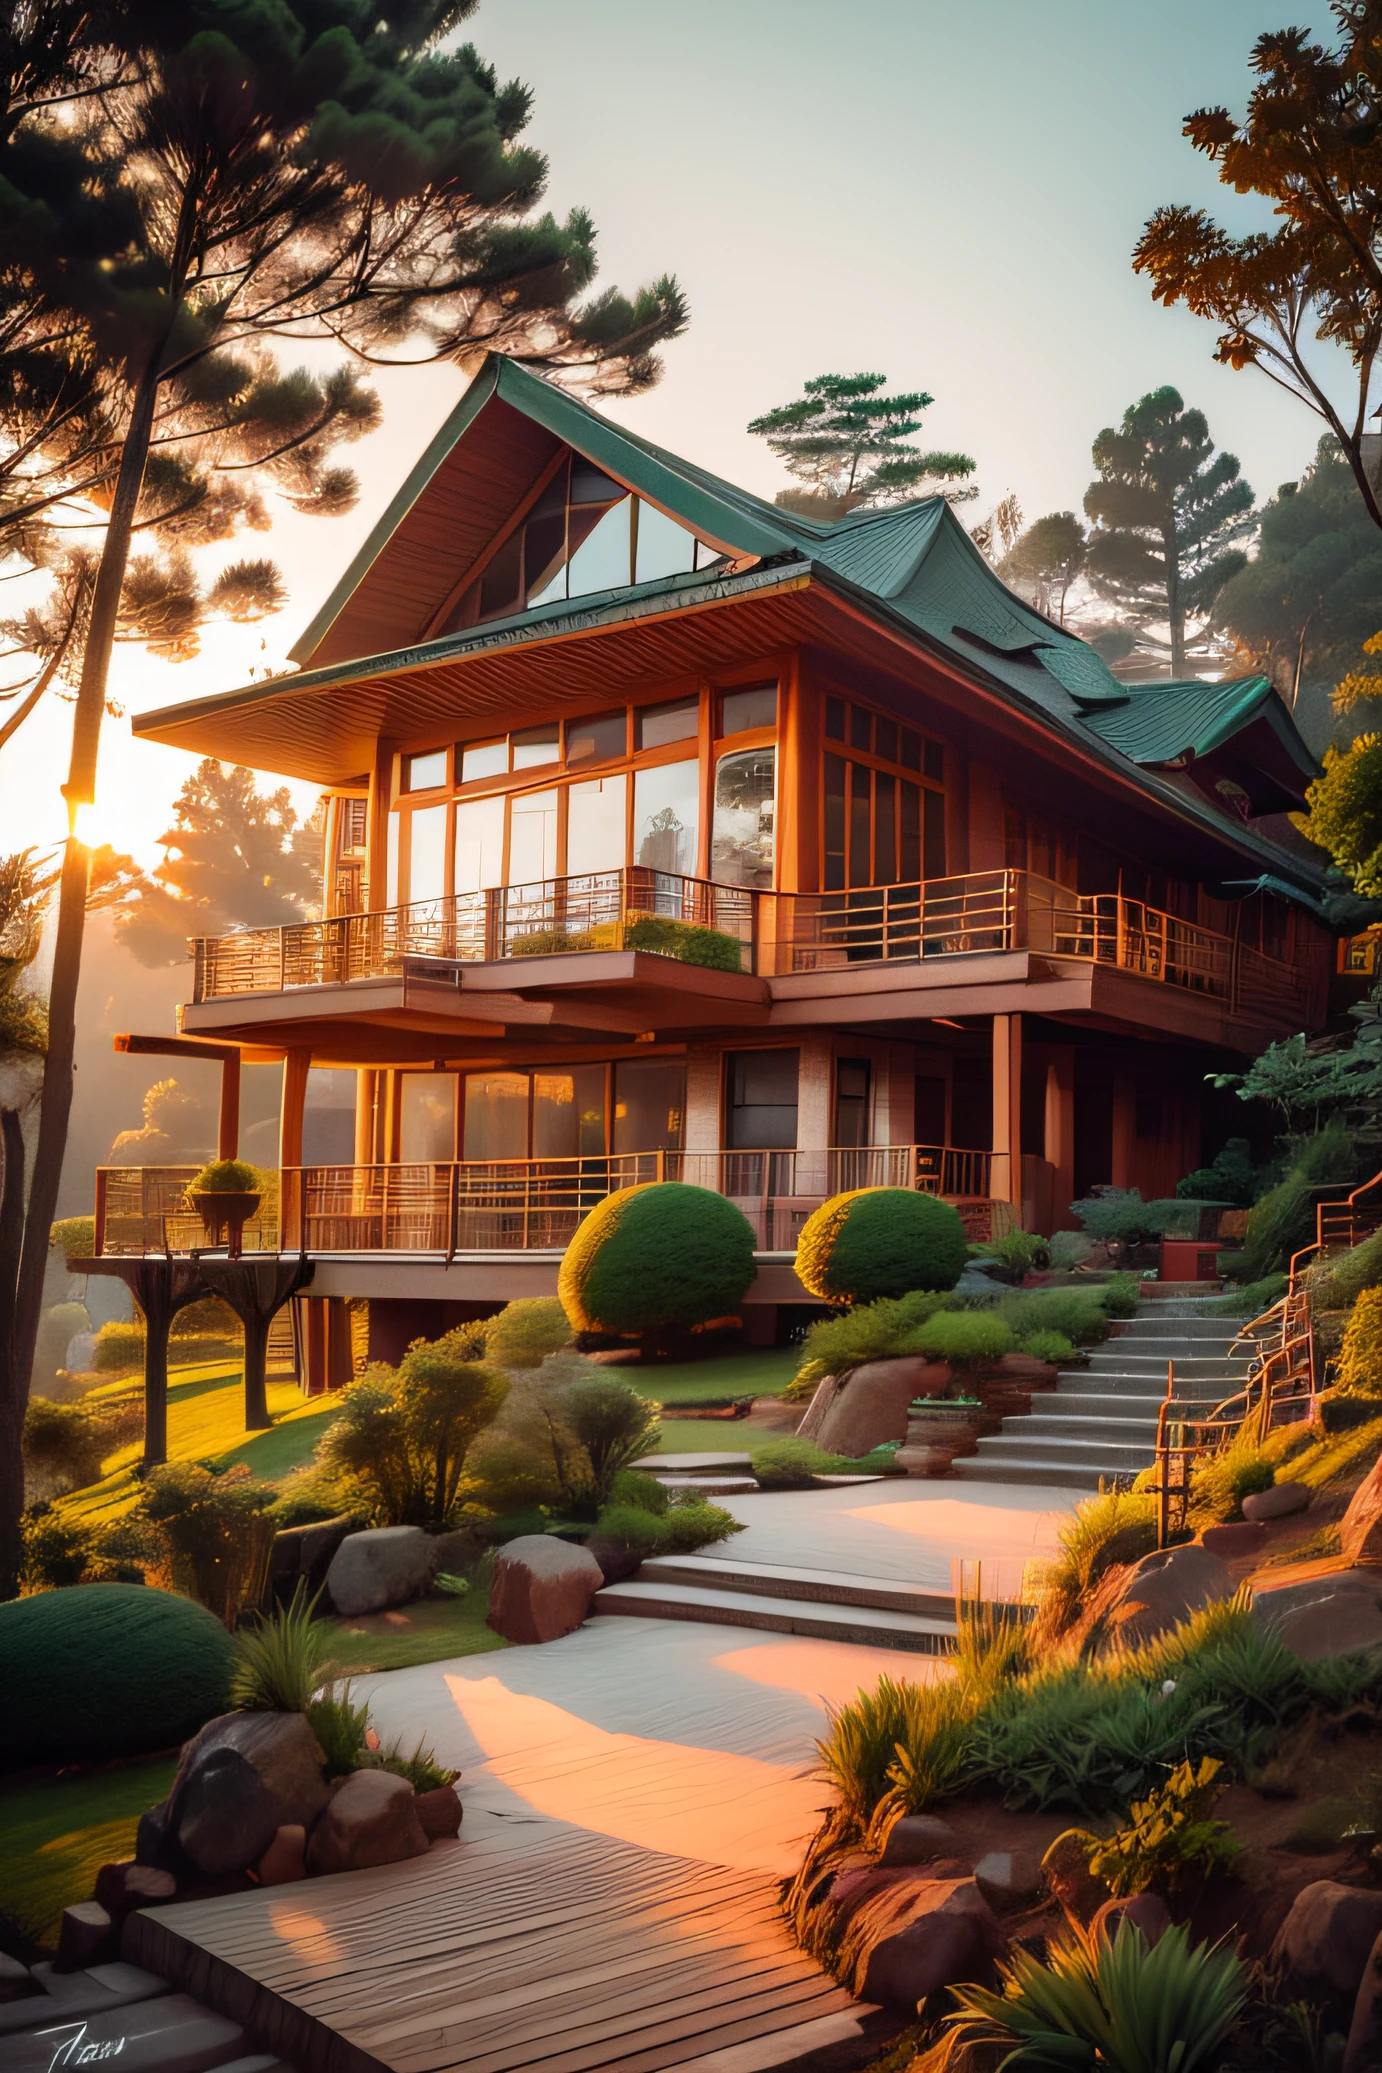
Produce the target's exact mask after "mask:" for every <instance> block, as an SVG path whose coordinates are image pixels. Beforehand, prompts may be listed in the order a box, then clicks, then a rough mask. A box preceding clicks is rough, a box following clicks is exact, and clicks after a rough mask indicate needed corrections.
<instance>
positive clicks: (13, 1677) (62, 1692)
mask: <svg viewBox="0 0 1382 2073" xmlns="http://www.w3.org/2000/svg"><path fill="white" fill-rule="evenodd" d="M230 1667H231V1641H230V1636H229V1635H228V1634H227V1633H226V1631H225V1628H224V1627H223V1626H221V1625H220V1623H219V1621H217V1620H215V1619H213V1618H212V1616H211V1614H210V1613H209V1612H206V1611H204V1610H203V1608H202V1607H201V1606H200V1605H193V1604H192V1603H191V1602H190V1601H189V1600H188V1599H186V1598H178V1597H174V1596H173V1594H172V1593H171V1592H169V1591H155V1590H151V1589H149V1588H148V1586H146V1585H138V1584H82V1585H79V1586H78V1587H77V1588H75V1589H72V1590H55V1591H42V1592H40V1593H38V1595H37V1596H35V1597H30V1598H15V1599H11V1600H10V1601H9V1602H8V1603H7V1604H0V1691H3V1692H4V1694H5V1704H4V1709H3V1714H0V1752H2V1753H3V1754H2V1760H3V1763H4V1765H5V1768H6V1769H8V1770H18V1769H22V1768H23V1767H25V1766H26V1765H30V1764H57V1763H103V1762H106V1761H107V1760H109V1759H110V1758H112V1757H118V1756H139V1755H144V1754H147V1753H149V1752H151V1751H154V1750H159V1749H170V1748H173V1747H174V1746H175V1745H176V1744H177V1743H179V1742H182V1741H184V1740H185V1739H186V1737H187V1736H188V1735H192V1734H195V1733H196V1731H197V1729H198V1728H199V1727H201V1726H202V1725H203V1724H204V1723H205V1722H206V1721H208V1720H210V1719H212V1718H213V1717H214V1715H216V1714H218V1713H223V1712H224V1711H225V1710H226V1697H227V1691H228V1688H229V1684H230Z"/></svg>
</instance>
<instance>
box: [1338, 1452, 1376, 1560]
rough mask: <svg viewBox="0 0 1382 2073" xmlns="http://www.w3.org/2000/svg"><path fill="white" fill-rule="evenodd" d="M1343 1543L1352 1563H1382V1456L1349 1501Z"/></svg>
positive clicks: (1341, 1542) (1340, 1535)
mask: <svg viewBox="0 0 1382 2073" xmlns="http://www.w3.org/2000/svg"><path fill="white" fill-rule="evenodd" d="M1339 1544H1340V1546H1341V1547H1342V1548H1343V1551H1344V1559H1345V1560H1346V1561H1348V1562H1382V1454H1379V1455H1378V1457H1377V1459H1376V1461H1375V1462H1374V1463H1373V1465H1372V1468H1371V1470H1370V1472H1369V1473H1368V1475H1367V1476H1365V1477H1364V1479H1363V1481H1362V1482H1361V1483H1360V1484H1359V1485H1358V1488H1357V1489H1356V1490H1355V1491H1354V1493H1353V1496H1352V1498H1351V1499H1350V1500H1349V1507H1348V1510H1347V1511H1346V1512H1345V1513H1344V1516H1343V1519H1342V1521H1341V1523H1340V1526H1339Z"/></svg>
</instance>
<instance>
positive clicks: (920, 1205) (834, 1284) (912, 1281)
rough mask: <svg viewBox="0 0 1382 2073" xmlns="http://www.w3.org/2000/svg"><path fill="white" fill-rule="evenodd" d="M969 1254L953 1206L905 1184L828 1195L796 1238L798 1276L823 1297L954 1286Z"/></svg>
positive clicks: (847, 1298) (863, 1299) (850, 1299)
mask: <svg viewBox="0 0 1382 2073" xmlns="http://www.w3.org/2000/svg"><path fill="white" fill-rule="evenodd" d="M967 1257H968V1252H967V1247H966V1243H965V1234H964V1226H963V1224H962V1223H961V1222H960V1217H959V1212H958V1211H957V1210H955V1209H953V1208H952V1207H951V1205H950V1204H949V1203H948V1202H942V1201H940V1200H939V1198H938V1197H937V1196H935V1195H921V1194H918V1193H916V1192H915V1190H913V1189H911V1188H855V1189H854V1190H852V1192H851V1193H849V1194H846V1195H832V1196H831V1198H830V1200H829V1201H828V1202H823V1203H822V1204H821V1206H820V1208H819V1209H818V1210H817V1211H816V1212H815V1214H814V1215H813V1216H810V1217H808V1218H807V1220H806V1222H805V1224H803V1226H802V1231H801V1236H800V1238H799V1239H798V1241H797V1278H798V1280H799V1281H800V1282H801V1284H802V1286H803V1287H804V1288H806V1289H808V1290H809V1291H810V1293H811V1294H812V1295H813V1296H820V1297H821V1298H822V1299H823V1300H824V1301H826V1302H829V1303H872V1302H874V1301H875V1300H876V1299H877V1298H878V1297H879V1296H904V1295H906V1294H907V1293H908V1292H909V1291H910V1290H912V1289H941V1288H954V1286H955V1283H956V1282H957V1281H958V1280H959V1278H960V1276H961V1274H962V1273H963V1272H964V1266H965V1260H966V1258H967Z"/></svg>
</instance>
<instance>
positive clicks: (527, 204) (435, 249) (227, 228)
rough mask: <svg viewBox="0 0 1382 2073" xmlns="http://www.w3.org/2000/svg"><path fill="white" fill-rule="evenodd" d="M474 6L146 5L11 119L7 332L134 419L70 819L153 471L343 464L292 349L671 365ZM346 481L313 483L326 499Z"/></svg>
mask: <svg viewBox="0 0 1382 2073" xmlns="http://www.w3.org/2000/svg"><path fill="white" fill-rule="evenodd" d="M474 4H475V0H411V4H409V5H407V6H405V7H403V8H402V9H399V8H396V7H386V6H384V5H382V4H378V0H356V4H355V5H354V6H353V7H352V8H351V9H350V10H348V11H343V10H339V9H328V10H326V11H325V13H323V11H322V10H321V9H320V7H318V6H317V4H316V0H265V4H264V5H262V6H257V7H253V8H247V7H244V6H241V5H240V4H239V0H125V4H124V5H118V6H112V17H113V26H110V27H107V25H106V23H105V22H104V20H102V19H93V21H92V23H91V25H90V27H89V29H88V31H87V33H86V34H85V35H84V37H83V38H82V39H81V40H80V42H79V45H78V48H79V49H80V53H81V57H80V64H81V66H82V67H83V68H84V71H83V85H82V88H81V94H82V98H80V99H79V100H76V101H73V102H71V103H70V104H69V105H68V106H67V107H66V109H65V110H64V113H63V118H62V120H60V121H59V120H56V119H50V118H49V117H48V115H46V114H45V113H44V112H42V111H40V112H38V113H36V114H34V115H32V116H23V115H21V116H20V118H19V119H18V120H12V121H11V125H10V129H9V132H8V135H7V137H6V139H5V154H4V157H3V159H0V177H2V178H3V179H4V181H5V192H4V195H3V206H2V207H0V279H8V280H13V281H17V282H19V283H21V284H22V295H21V297H20V301H21V303H22V308H23V318H22V322H16V323H15V324H12V326H11V333H12V336H11V341H10V342H11V344H12V346H13V347H14V348H15V349H20V348H22V349H23V350H25V351H31V352H37V353H42V352H43V350H44V349H45V347H46V346H48V347H51V346H52V345H53V342H54V341H55V340H61V341H64V342H65V343H64V344H63V345H62V346H61V347H60V348H59V350H60V351H61V352H62V353H64V354H70V353H71V352H72V351H73V345H72V341H76V343H77V346H78V347H79V349H80V351H81V352H82V353H83V354H85V355H86V356H87V360H88V362H89V364H92V365H94V366H95V367H96V368H98V369H99V370H100V376H101V382H100V384H98V387H99V392H100V398H101V404H102V407H103V408H104V409H105V410H106V411H107V412H108V413H109V415H110V416H111V419H112V421H113V423H114V426H115V440H114V444H113V446H112V447H111V449H110V452H109V459H108V461H107V463H106V464H105V465H104V467H103V469H102V475H101V480H100V482H99V484H95V485H92V486H91V488H90V490H89V494H90V495H91V496H93V497H99V501H100V502H101V505H102V508H103V509H105V510H106V512H107V517H106V523H105V527H104V533H103V539H102V546H101V552H100V559H99V562H98V565H97V570H96V575H95V579H94V582H93V585H92V592H91V602H90V608H89V619H88V622H87V628H86V637H85V642H84V646H83V652H82V666H81V673H80V679H79V685H78V693H77V701H76V712H75V715H74V724H73V742H72V758H71V766H70V770H69V775H68V780H67V783H66V785H65V787H64V794H65V797H66V799H67V802H68V809H69V814H70V815H71V817H72V824H73V826H74V827H75V821H76V814H77V810H78V808H79V807H80V806H81V805H82V804H83V803H84V802H86V801H88V800H90V799H91V798H92V796H93V792H94V785H95V774H96V760H97V751H98V746H99V740H100V726H101V716H102V711H103V708H104V702H105V695H106V676H107V671H108V667H109V661H110V654H111V646H112V642H113V640H114V637H115V632H116V627H117V622H118V618H119V613H120V604H121V597H122V593H123V592H124V589H125V581H126V573H127V569H128V567H129V562H130V553H131V544H132V540H133V536H134V530H135V527H136V525H138V524H139V523H140V522H141V518H140V510H141V498H143V497H144V496H145V495H146V493H147V489H148V488H149V487H152V488H153V489H154V490H155V491H156V492H157V493H158V494H159V495H166V496H167V497H168V498H169V499H170V500H171V508H176V507H177V504H178V502H179V499H180V498H181V497H182V496H183V495H184V494H185V496H186V498H187V500H188V501H189V506H191V500H193V499H194V498H195V499H197V500H198V502H199V503H202V504H204V503H205V501H206V498H207V497H208V496H209V495H210V494H211V485H209V484H208V485H207V488H206V490H205V492H203V490H202V489H201V487H200V485H201V484H202V483H203V482H205V481H206V475H205V470H203V469H201V468H200V467H199V464H198V457H197V451H196V446H195V440H196V439H210V440H213V441H215V440H217V439H224V440H225V441H226V442H227V450H229V451H230V452H231V455H232V461H233V468H234V471H235V472H236V473H237V475H238V478H239V479H238V482H237V483H236V484H235V485H233V486H232V489H231V492H230V500H231V501H232V502H234V501H235V499H236V498H237V497H239V498H242V499H244V498H248V497H249V496H250V495H251V494H252V493H253V491H254V485H255V481H256V478H257V477H260V476H262V475H263V474H264V473H267V474H269V475H270V476H271V477H272V478H273V479H275V480H277V481H279V482H280V483H282V482H283V481H284V480H285V477H284V470H285V469H287V470H288V471H289V473H290V474H291V470H292V468H293V467H294V466H295V465H296V461H297V460H298V459H301V458H304V457H307V458H308V459H310V457H312V456H313V455H314V454H317V455H318V456H319V454H320V447H319V444H316V445H314V434H313V430H312V421H311V417H310V413H309V416H308V421H307V422H306V423H304V422H303V414H302V411H301V409H300V408H293V407H292V405H293V394H294V393H296V392H293V383H294V380H295V377H293V376H292V375H290V374H289V375H279V374H277V372H276V368H275V363H274V362H273V360H272V359H271V358H270V352H271V347H270V341H276V340H282V339H303V338H316V339H323V340H326V341H329V342H333V343H335V344H337V345H339V346H343V347H345V348H346V349H347V350H349V351H350V352H352V353H354V354H355V355H356V356H357V357H359V358H360V359H361V360H365V361H368V360H370V359H375V358H379V357H381V356H384V355H386V353H387V352H388V351H389V350H392V349H397V350H399V351H407V352H411V353H412V355H413V357H415V358H428V359H439V358H453V359H457V360H459V361H461V362H462V363H463V364H470V363H473V362H474V361H475V360H476V359H477V358H478V357H479V356H480V355H481V354H483V353H484V352H486V351H488V350H491V349H494V350H498V351H502V352H507V353H512V354H514V355H518V356H521V357H523V358H524V359H525V360H527V361H528V362H529V363H530V364H532V365H535V366H537V367H540V368H546V369H551V370H553V371H556V370H565V371H566V372H568V373H569V374H570V375H571V376H572V377H573V378H584V380H585V381H586V383H587V385H588V386H590V387H593V388H596V389H601V390H606V391H616V390H623V391H629V390H636V389H638V388H640V387H646V386H647V385H648V384H649V383H650V382H652V381H653V380H655V379H656V376H657V372H658V364H657V360H656V350H655V349H656V347H657V345H658V344H659V343H660V342H661V341H662V340H664V339H666V338H668V337H673V336H675V335H676V334H677V333H678V332H679V331H680V330H682V329H683V328H684V325H685V322H686V310H685V305H684V302H683V299H682V297H681V294H680V291H679V289H678V287H677V285H676V283H675V282H674V281H673V280H671V279H670V278H664V279H663V280H661V281H659V282H657V283H655V284H654V285H653V286H652V287H651V288H648V289H645V290H643V291H641V292H640V294H639V295H638V296H637V297H636V298H635V299H634V300H633V301H629V300H627V299H625V298H624V297H622V296H620V295H619V294H617V293H616V292H615V291H612V290H611V291H609V292H607V293H605V294H603V295H600V296H597V297H595V298H593V299H591V300H588V301H586V302H584V303H583V304H582V303H580V300H579V299H580V298H581V297H582V296H584V294H585V291H586V290H587V288H588V287H589V284H590V282H591V280H592V278H593V276H594V272H595V251H594V230H593V226H592V224H591V222H590V219H589V217H588V216H587V215H586V214H585V213H584V212H583V211H580V210H577V211H573V212H572V214H571V215H570V216H569V217H568V218H567V220H566V222H565V223H564V224H559V223H557V222H556V220H555V219H554V218H553V217H551V216H550V215H549V216H544V217H542V218H541V219H539V220H537V221H533V220H530V219H531V215H532V211H533V208H534V205H535V204H536V202H537V200H538V199H539V197H540V195H541V191H542V187H543V182H544V179H545V173H546V167H545V163H544V161H543V159H542V158H541V157H540V155H539V154H538V153H537V152H535V151H533V150H531V149H528V148H526V147H524V146H521V145H520V144H519V143H518V142H517V141H516V140H517V139H518V137H519V134H520V132H521V131H522V129H523V127H524V125H525V124H526V122H527V119H528V114H529V95H528V93H527V91H526V89H524V88H523V87H522V86H520V85H518V84H516V83H515V84H510V85H504V86H501V85H500V84H499V82H498V80H497V78H496V76H495V74H494V72H493V70H492V69H491V68H490V67H488V66H486V65H485V64H484V63H483V62H482V60H481V59H480V58H479V56H478V55H477V53H476V51H475V50H474V49H473V47H471V46H469V45H466V46H464V47H462V48H460V49H457V50H449V51H443V50H442V49H441V47H440V46H441V42H442V39H443V38H444V37H446V36H447V35H449V34H450V32H451V31H452V30H453V29H454V28H455V27H456V26H457V25H458V24H459V23H460V22H461V21H463V20H464V19H465V18H466V17H467V16H468V15H469V14H470V13H471V12H473V8H474ZM112 225H118V232H119V242H116V240H115V237H114V236H113V235H112V229H111V226H112ZM276 382H277V383H278V384H280V385H281V386H280V387H279V388H278V389H277V390H276V389H275V388H274V384H275V383H276ZM290 392H291V393H290ZM275 394H278V395H280V396H281V398H282V402H283V409H284V416H285V431H284V436H283V437H282V438H281V439H280V440H279V441H278V442H277V443H276V444H265V443H264V442H263V441H262V440H260V439H259V438H258V436H256V439H255V441H254V442H253V444H252V446H251V448H250V450H249V451H247V452H244V453H235V452H234V451H233V450H234V448H235V445H236V441H237V439H238V438H239V433H240V427H241V420H242V414H243V413H244V412H245V411H246V410H247V409H249V408H250V406H251V402H252V400H253V399H255V398H258V399H259V401H258V402H255V404H254V408H255V414H256V420H257V422H259V423H261V424H262V423H263V422H264V421H265V419H266V417H267V415H268V405H269V403H270V402H271V401H272V398H273V396H274V395H275ZM335 394H336V391H335V390H332V391H331V394H330V396H328V398H327V400H328V401H330V400H331V398H332V397H334V395H335ZM261 405H262V406H263V407H261ZM165 410H166V411H169V412H171V413H172V415H171V416H170V417H169V418H168V419H166V420H165V419H164V418H163V417H162V416H161V412H164V411H165ZM184 411H186V412H188V413H190V429H184V420H183V418H182V416H181V415H180V413H182V412H184ZM44 422H45V425H46V426H48V429H47V430H46V431H44V432H41V433H39V434H36V435H35V451H36V452H38V453H42V454H50V453H52V452H53V451H55V450H57V449H59V448H60V447H61V445H62V443H63V440H64V438H65V436H66V423H65V421H64V423H63V424H60V425H57V426H56V427H54V426H52V424H51V421H50V419H45V421H44ZM329 430H330V427H328V428H327V431H328V432H329ZM189 440H192V441H193V443H192V444H190V445H189V444H188V443H187V442H188V441H189ZM219 458H220V457H218V459H219ZM225 472H227V473H229V472H230V467H229V466H227V467H226V469H225ZM329 478H330V471H325V472H324V473H322V474H320V475H318V476H317V477H316V493H321V494H324V495H326V496H327V497H328V498H329V496H330V494H331V493H332V483H331V481H330V479H329ZM179 484H183V485H184V488H183V489H180V488H179ZM337 487H340V485H339V484H337ZM70 490H71V485H70V483H69V484H68V485H67V492H68V493H70ZM31 504H32V506H33V507H34V509H32V510H31V509H29V508H28V507H26V505H25V503H24V501H23V499H22V498H21V499H20V500H19V501H18V503H16V504H11V506H10V509H9V517H10V520H11V523H12V524H13V525H15V526H18V525H19V524H21V523H23V522H26V521H27V520H28V519H29V518H31V517H33V516H35V515H36V514H37V512H39V511H41V510H44V509H47V508H49V500H48V497H47V493H44V494H43V495H36V496H35V497H34V498H33V499H31ZM240 508H241V509H242V510H244V509H245V508H246V506H245V504H244V503H243V502H242V503H241V504H240ZM88 870H89V853H88V851H87V850H86V848H85V847H84V846H83V845H82V844H81V843H80V842H79V841H77V840H75V839H72V840H69V842H68V844H67V849H66V854H65V859H64V864H63V875H62V883H61V888H60V892H59V912H58V926H57V937H56V944H55V952H54V962H53V975H52V983H51V989H50V1002H49V1020H50V1042H49V1052H48V1060H47V1069H46V1071H45V1075H44V1084H43V1094H42V1103H41V1110H40V1122H39V1137H38V1147H37V1153H36V1157H35V1162H34V1179H33V1185H32V1188H31V1191H30V1196H29V1201H28V1205H27V1212H26V1215H25V1222H24V1233H23V1243H22V1254H21V1259H20V1264H19V1268H18V1273H17V1277H16V1275H15V1274H14V1273H13V1271H12V1269H11V1267H10V1265H9V1263H8V1260H6V1259H5V1258H4V1247H3V1244H0V1308H4V1309H8V1308H9V1307H10V1306H11V1304H13V1305H14V1306H15V1308H16V1309H17V1313H18V1315H17V1320H16V1324H15V1337H16V1344H17V1347H18V1351H19V1361H18V1372H20V1373H23V1374H27V1370H28V1365H29V1358H30V1355H31V1350H32V1346H33V1343H34V1338H35V1334H36V1332H37V1326H38V1317H39V1312H40V1307H41V1300H42V1281H43V1271H44V1265H45V1262H46V1257H47V1242H48V1227H49V1225H50V1224H51V1222H52V1217H53V1210H54V1206H55V1202H56V1189H57V1186H58V1179H59V1175H60V1172H61V1168H62V1155H63V1150H64V1146H65V1144H66V1137H67V1120H68V1113H69V1110H70V1106H71V1096H72V1051H73V1042H74V1035H75V1030H74V1019H73V1018H74V1009H75V1002H76V990H77V979H78V973H79V969H80V961H81V943H82V921H83V914H84V907H85V898H86V887H87V875H88ZM8 1235H9V1237H10V1238H11V1239H12V1238H13V1235H14V1234H13V1232H12V1231H11V1232H9V1234H8ZM12 1290H13V1291H14V1293H13V1295H12V1294H11V1291H12ZM22 1413H23V1404H22V1400H21V1401H20V1402H19V1404H18V1405H17V1406H16V1405H15V1403H14V1402H13V1401H6V1402H4V1403H2V1404H0V1456H4V1455H6V1454H9V1453H16V1454H17V1451H18V1435H19V1429H20V1423H21V1421H22ZM17 1490H18V1485H17V1484H16V1483H15V1481H14V1478H13V1477H12V1476H11V1477H10V1478H9V1480H8V1481H7V1482H6V1483H5V1484H4V1486H3V1488H0V1592H11V1591H13V1590H14V1588H15V1587H16V1582H15V1579H16V1576H17V1567H18V1556H19V1539H18V1498H17V1494H16V1493H17Z"/></svg>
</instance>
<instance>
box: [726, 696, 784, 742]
mask: <svg viewBox="0 0 1382 2073" xmlns="http://www.w3.org/2000/svg"><path fill="white" fill-rule="evenodd" d="M776 725H777V685H776V684H745V685H744V686H743V688H742V689H741V690H738V691H726V692H725V694H724V697H723V698H722V699H721V701H720V732H721V734H748V733H749V732H750V731H751V730H752V729H753V728H755V727H776Z"/></svg>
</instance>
